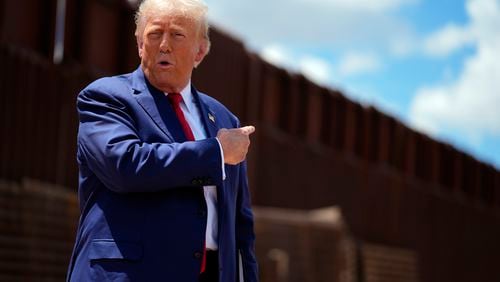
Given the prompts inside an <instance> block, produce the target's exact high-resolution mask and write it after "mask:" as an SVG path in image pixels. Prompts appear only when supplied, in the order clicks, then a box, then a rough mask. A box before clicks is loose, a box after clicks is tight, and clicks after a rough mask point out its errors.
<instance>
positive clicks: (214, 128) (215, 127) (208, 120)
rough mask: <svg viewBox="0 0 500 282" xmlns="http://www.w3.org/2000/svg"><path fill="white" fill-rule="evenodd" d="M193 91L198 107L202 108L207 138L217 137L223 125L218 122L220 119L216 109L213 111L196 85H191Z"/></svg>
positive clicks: (201, 113) (201, 112) (202, 118)
mask: <svg viewBox="0 0 500 282" xmlns="http://www.w3.org/2000/svg"><path fill="white" fill-rule="evenodd" d="M191 92H192V93H193V97H194V100H195V102H196V103H197V106H198V109H200V115H201V120H202V123H203V127H204V129H205V132H206V133H207V138H211V137H216V136H217V132H218V131H219V129H220V128H221V127H220V126H219V124H218V119H217V115H216V114H215V111H213V110H212V109H211V108H210V106H209V105H208V104H207V103H206V101H204V100H203V98H202V96H201V95H199V93H198V91H197V90H196V89H195V88H194V86H191Z"/></svg>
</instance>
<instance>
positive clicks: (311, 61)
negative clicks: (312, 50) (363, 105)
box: [260, 44, 332, 85]
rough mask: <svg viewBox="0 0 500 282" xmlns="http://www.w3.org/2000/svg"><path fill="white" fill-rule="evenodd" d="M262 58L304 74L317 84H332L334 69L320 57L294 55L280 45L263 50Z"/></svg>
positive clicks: (273, 45)
mask: <svg viewBox="0 0 500 282" xmlns="http://www.w3.org/2000/svg"><path fill="white" fill-rule="evenodd" d="M260 56H261V57H262V58H263V59H264V60H266V61H268V62H270V63H272V64H274V65H277V66H280V67H283V68H286V69H288V70H290V71H293V72H297V73H302V74H303V75H304V76H305V77H307V78H309V79H310V80H312V81H314V82H316V83H317V84H321V85H329V84H331V74H332V67H331V66H330V64H329V63H328V62H327V61H326V60H324V59H321V58H319V57H315V56H311V55H298V54H294V53H293V52H292V51H291V50H289V49H287V48H286V47H284V46H281V45H278V44H272V45H269V46H266V47H265V48H263V49H262V50H261V52H260Z"/></svg>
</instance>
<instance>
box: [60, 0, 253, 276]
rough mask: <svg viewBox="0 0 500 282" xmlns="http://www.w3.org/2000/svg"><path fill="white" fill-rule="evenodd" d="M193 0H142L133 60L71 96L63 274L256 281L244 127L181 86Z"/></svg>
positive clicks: (202, 20)
mask: <svg viewBox="0 0 500 282" xmlns="http://www.w3.org/2000/svg"><path fill="white" fill-rule="evenodd" d="M206 11H207V8H206V6H205V5H204V4H203V3H201V2H200V0H145V1H143V3H142V4H141V6H140V7H139V10H138V11H137V15H136V24H137V29H136V37H137V43H138V48H139V56H140V58H141V65H140V67H139V68H138V69H137V70H136V71H134V72H133V73H130V74H125V75H120V76H114V77H107V78H102V79H99V80H97V81H95V82H93V83H91V84H90V85H89V86H87V87H86V88H85V89H84V90H82V92H80V94H79V95H78V100H77V107H78V113H79V118H80V126H79V132H78V153H77V160H78V163H79V169H80V184H79V192H78V196H79V201H80V209H81V217H80V221H79V226H78V232H77V238H76V243H75V246H74V250H73V255H72V257H71V261H70V265H69V270H68V276H67V280H68V281H140V282H143V281H172V282H195V281H204V282H205V281H224V282H229V281H231V282H232V281H242V280H244V281H245V282H254V281H258V277H257V262H256V258H255V253H254V240H255V235H254V231H253V216H252V211H251V206H250V196H249V190H248V185H247V176H246V164H245V158H246V154H247V151H248V147H249V144H250V140H249V135H250V134H251V133H252V132H253V131H254V128H253V127H252V126H246V127H240V125H239V121H238V119H237V118H236V117H235V116H234V115H233V114H231V113H230V112H229V111H228V110H227V109H226V108H225V107H224V106H223V105H222V104H221V103H219V102H218V101H216V100H215V99H213V98H211V97H209V96H207V95H205V94H202V93H200V92H198V91H197V90H196V89H195V88H194V86H192V85H191V73H192V70H193V68H195V67H196V66H197V65H198V64H199V63H200V62H201V61H202V60H203V58H204V57H205V55H206V54H207V53H208V50H209V47H210V42H209V39H208V24H207V19H206Z"/></svg>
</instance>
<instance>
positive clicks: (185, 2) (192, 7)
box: [135, 0, 210, 53]
mask: <svg viewBox="0 0 500 282" xmlns="http://www.w3.org/2000/svg"><path fill="white" fill-rule="evenodd" d="M171 12H176V13H181V14H182V15H184V16H186V17H187V18H189V19H192V20H194V21H195V22H197V23H198V24H199V26H200V31H201V35H202V36H203V38H204V39H205V40H206V41H207V43H208V47H209V46H210V38H209V36H208V31H209V28H210V27H209V24H208V18H207V13H208V7H207V5H205V3H203V2H202V1H201V0H144V1H142V3H141V5H140V6H139V8H138V9H137V12H136V13H135V25H136V28H135V36H136V37H137V39H138V40H140V39H141V37H142V34H143V32H144V29H145V27H146V23H147V22H148V19H149V18H151V17H153V16H156V15H161V14H168V13H171ZM207 53H208V49H207Z"/></svg>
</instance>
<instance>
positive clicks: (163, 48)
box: [160, 33, 172, 54]
mask: <svg viewBox="0 0 500 282" xmlns="http://www.w3.org/2000/svg"><path fill="white" fill-rule="evenodd" d="M171 51H172V48H171V46H170V43H169V42H168V36H167V33H164V34H163V37H162V39H161V42H160V53H164V54H167V53H170V52H171Z"/></svg>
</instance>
